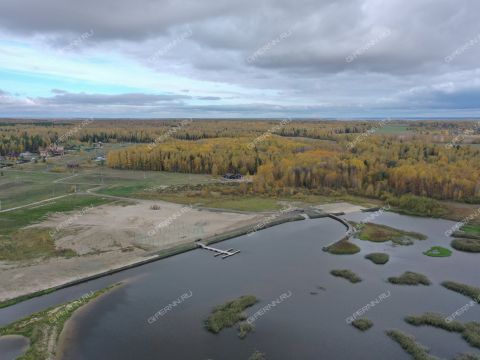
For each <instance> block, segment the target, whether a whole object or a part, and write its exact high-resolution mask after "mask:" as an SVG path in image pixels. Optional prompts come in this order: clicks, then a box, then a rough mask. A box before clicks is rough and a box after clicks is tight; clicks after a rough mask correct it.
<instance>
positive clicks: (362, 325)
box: [352, 319, 373, 331]
mask: <svg viewBox="0 0 480 360" xmlns="http://www.w3.org/2000/svg"><path fill="white" fill-rule="evenodd" d="M352 325H353V326H355V327H356V328H357V329H358V330H360V331H367V330H368V329H370V328H371V327H372V326H373V322H372V321H370V320H368V319H357V320H354V321H352Z"/></svg>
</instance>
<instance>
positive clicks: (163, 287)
mask: <svg viewBox="0 0 480 360" xmlns="http://www.w3.org/2000/svg"><path fill="white" fill-rule="evenodd" d="M367 216H369V214H366V213H355V214H350V215H348V216H346V218H347V219H349V220H355V221H360V220H362V219H365V218H366V217H367ZM374 222H377V223H381V224H385V225H389V226H393V227H397V228H401V229H404V230H409V231H417V232H421V233H423V234H425V235H427V236H428V237H429V238H428V240H424V241H417V242H415V245H413V246H405V247H401V246H396V247H393V246H391V245H390V244H389V243H383V244H376V243H370V242H364V241H360V240H356V243H357V244H358V245H360V246H361V248H362V252H361V253H359V254H356V255H352V256H337V255H331V254H328V253H325V252H323V251H322V247H323V246H325V245H327V244H329V243H331V242H333V241H336V240H338V239H340V238H342V237H343V236H344V233H345V227H344V226H343V225H341V224H340V223H338V222H336V221H334V220H332V219H329V218H326V219H315V220H305V221H299V222H294V223H287V224H283V225H279V226H276V227H273V228H270V229H266V230H263V231H259V232H257V233H255V234H253V235H252V236H241V237H238V238H235V239H232V240H228V241H225V242H222V243H219V244H217V245H216V246H217V247H219V248H222V249H229V248H234V249H238V250H241V253H240V254H238V255H235V256H232V257H230V258H228V259H225V260H223V259H221V258H219V257H213V254H212V253H211V252H207V251H205V250H195V251H191V252H188V253H184V254H180V255H178V256H175V257H171V258H168V259H164V260H161V261H158V262H155V263H151V264H148V265H145V266H142V267H139V268H135V269H131V270H127V271H124V272H121V273H118V274H115V275H112V276H109V277H105V278H101V279H97V280H94V281H91V282H88V283H85V284H81V285H78V286H75V287H72V288H68V289H64V290H61V291H58V292H55V293H52V294H50V295H47V296H43V297H41V298H37V299H32V300H29V301H27V302H25V303H20V304H18V305H16V306H13V307H10V308H6V309H2V310H0V322H1V324H5V323H8V322H11V321H13V320H15V319H18V318H21V317H23V316H26V315H29V314H31V313H32V312H35V311H38V310H41V309H44V308H46V307H48V306H52V305H56V304H60V303H63V302H65V301H68V300H73V299H76V298H80V297H81V296H82V295H83V294H86V293H88V292H89V291H91V290H96V289H99V288H102V287H104V286H106V285H109V284H113V283H116V282H118V281H121V280H127V281H126V283H125V285H124V286H122V287H120V288H118V289H116V290H114V291H112V292H111V293H109V294H107V295H105V296H103V297H101V298H100V299H98V301H95V302H94V303H92V304H90V305H88V306H86V307H85V308H83V310H82V311H80V312H79V313H78V314H76V315H75V316H74V318H73V319H72V322H73V323H74V326H72V327H71V328H70V331H69V332H67V333H66V334H64V335H65V336H64V340H65V341H64V344H63V345H64V347H63V348H64V357H63V358H64V359H72V360H80V359H82V360H83V359H119V360H122V359H132V358H134V359H136V360H141V359H179V360H180V359H181V360H183V359H204V360H206V359H214V360H223V359H230V360H231V359H233V360H236V359H239V360H247V359H248V358H249V356H250V355H251V354H252V353H253V352H254V351H255V350H256V349H257V350H259V351H261V352H263V353H265V354H266V357H267V359H369V360H372V359H385V358H390V359H409V358H410V357H409V356H408V355H407V354H405V353H404V351H403V350H402V349H401V348H400V346H399V345H398V344H396V343H395V342H393V341H392V340H391V339H390V338H388V337H387V336H386V335H385V330H388V329H392V328H397V329H401V330H404V331H406V332H408V333H410V334H412V335H414V336H415V337H416V338H417V340H418V341H419V342H420V343H422V344H424V345H426V346H427V347H429V348H430V349H431V354H433V355H436V356H438V357H440V358H446V359H452V358H453V357H455V356H456V355H457V354H459V353H466V352H470V353H477V354H480V352H479V351H478V350H476V349H474V348H471V347H470V346H469V345H468V344H467V343H466V342H465V341H464V340H462V339H461V336H460V335H459V334H456V333H448V332H446V331H444V330H439V329H435V328H431V327H423V328H416V327H413V326H410V325H408V324H406V323H405V322H404V321H403V318H404V317H405V316H407V315H420V314H422V313H424V312H427V311H433V312H440V313H443V314H445V315H449V314H451V313H453V312H454V311H456V310H457V309H459V308H461V307H462V306H464V305H465V304H467V303H468V302H469V301H470V299H469V298H466V297H464V296H461V295H459V294H456V293H454V292H452V291H449V290H447V289H444V288H443V287H441V286H440V282H442V281H445V280H453V281H459V282H463V283H466V284H470V285H475V286H480V277H479V270H480V265H479V264H480V262H479V259H480V258H479V256H480V255H475V254H467V253H460V252H456V251H454V253H453V255H452V256H451V257H450V258H430V257H427V256H425V255H423V254H422V252H423V251H425V250H427V249H429V248H430V247H431V246H433V245H443V246H446V247H448V246H449V243H450V239H448V238H447V237H446V236H445V235H444V232H445V231H446V230H448V229H449V228H450V227H451V226H452V225H454V223H453V222H449V221H444V220H436V219H424V218H414V217H408V216H402V215H398V214H393V213H384V214H382V215H381V216H380V217H378V218H376V219H375V220H374ZM373 251H375V252H376V251H382V252H386V253H388V254H389V255H390V262H389V263H387V264H386V265H383V266H378V265H375V264H373V263H371V262H370V261H369V260H366V259H364V256H365V255H366V254H368V253H370V252H373ZM332 269H350V270H352V271H354V272H355V273H357V274H358V275H359V276H360V277H362V278H363V279H364V281H363V282H361V283H359V284H351V283H349V282H348V281H346V280H344V279H340V278H335V277H333V276H331V275H330V273H329V272H330V270H332ZM404 271H415V272H420V273H423V274H425V275H427V276H428V277H429V278H430V280H431V281H432V282H433V284H432V285H431V286H428V287H425V286H413V287H409V286H395V285H391V284H389V283H387V282H386V279H387V278H388V277H389V276H397V275H400V274H401V273H403V272H404ZM385 292H389V294H390V296H389V297H388V298H386V299H384V300H383V301H381V302H380V303H379V304H377V305H376V306H375V307H373V308H372V309H370V310H369V311H368V312H367V313H366V314H365V316H366V317H367V318H369V319H370V320H372V321H373V323H374V326H373V328H372V329H370V330H369V331H367V332H365V333H362V332H360V331H358V330H357V329H355V328H353V326H351V325H348V324H347V323H346V318H347V317H348V316H351V315H352V314H353V313H354V312H355V311H357V310H359V309H361V308H362V307H363V306H365V305H366V304H368V303H370V302H371V301H373V300H375V299H377V298H378V296H379V295H380V294H382V293H385ZM185 293H188V294H191V297H188V298H185V299H184V300H183V301H182V302H181V303H180V304H178V305H177V306H176V307H174V308H172V309H171V311H166V312H165V313H164V315H163V316H160V317H159V318H158V320H157V321H155V322H153V323H151V324H150V323H149V322H148V319H149V318H150V317H151V316H153V315H154V314H155V313H157V312H158V311H159V310H161V309H163V308H165V307H166V306H167V305H169V304H171V303H172V302H173V301H174V300H176V299H178V298H179V297H180V296H181V295H182V294H185ZM284 293H288V294H290V293H291V296H290V297H288V298H285V299H284V300H283V301H282V302H281V303H279V304H278V305H277V306H276V307H274V308H272V309H271V310H270V311H267V312H265V314H264V315H263V316H260V317H259V318H258V319H257V321H256V322H255V331H254V332H253V333H250V334H249V335H248V336H247V337H246V339H244V340H241V339H240V338H239V337H238V336H237V330H236V329H235V328H231V329H227V330H224V331H222V332H221V333H220V334H218V335H214V334H211V333H209V332H208V331H206V330H205V328H204V321H205V319H206V318H207V317H208V315H209V314H210V312H211V310H212V307H213V306H215V305H218V304H222V303H224V302H225V301H227V300H230V299H234V298H237V297H239V296H241V295H247V294H252V295H255V296H256V297H257V298H258V299H259V300H260V302H259V303H258V304H257V305H255V306H254V307H252V308H249V309H247V310H246V314H247V315H252V314H253V313H255V312H256V311H257V310H259V309H261V308H263V307H264V306H266V305H267V304H268V303H270V302H272V301H274V300H276V299H278V298H279V297H280V296H281V295H282V294H284ZM459 320H460V321H480V307H479V306H475V307H474V308H471V309H470V310H469V311H468V312H466V313H465V314H463V315H462V316H461V317H460V318H459Z"/></svg>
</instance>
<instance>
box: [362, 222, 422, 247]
mask: <svg viewBox="0 0 480 360" xmlns="http://www.w3.org/2000/svg"><path fill="white" fill-rule="evenodd" d="M357 237H358V238H359V239H360V240H366V241H372V242H386V241H392V242H393V243H395V244H398V245H409V244H410V243H412V240H425V239H426V238H427V237H426V236H425V235H423V234H420V233H416V232H410V231H403V230H399V229H395V228H392V227H390V226H386V225H378V224H372V223H365V224H362V226H361V227H360V232H359V233H358V235H357Z"/></svg>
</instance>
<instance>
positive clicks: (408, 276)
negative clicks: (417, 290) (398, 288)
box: [388, 271, 431, 286]
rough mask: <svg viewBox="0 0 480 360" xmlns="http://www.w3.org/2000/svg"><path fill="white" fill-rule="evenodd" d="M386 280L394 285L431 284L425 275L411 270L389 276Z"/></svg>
mask: <svg viewBox="0 0 480 360" xmlns="http://www.w3.org/2000/svg"><path fill="white" fill-rule="evenodd" d="M388 281H389V282H390V283H392V284H395V285H425V286H428V285H430V284H431V282H430V280H428V278H427V277H426V276H425V275H422V274H419V273H415V272H412V271H406V272H404V273H403V274H402V275H400V276H398V277H394V276H392V277H389V278H388Z"/></svg>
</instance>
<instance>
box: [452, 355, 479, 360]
mask: <svg viewBox="0 0 480 360" xmlns="http://www.w3.org/2000/svg"><path fill="white" fill-rule="evenodd" d="M454 360H480V357H479V356H477V355H475V354H460V355H458V356H457V357H456V358H455V359H454Z"/></svg>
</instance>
